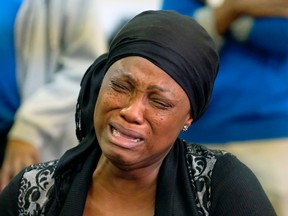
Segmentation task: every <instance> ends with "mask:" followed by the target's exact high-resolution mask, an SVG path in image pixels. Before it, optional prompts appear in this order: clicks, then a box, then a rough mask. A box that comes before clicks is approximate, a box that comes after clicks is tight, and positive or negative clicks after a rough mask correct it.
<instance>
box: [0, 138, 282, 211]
mask: <svg viewBox="0 0 288 216" xmlns="http://www.w3.org/2000/svg"><path fill="white" fill-rule="evenodd" d="M84 145H85V144H84ZM84 145H83V146H81V145H79V146H77V147H76V148H75V149H72V150H70V152H69V151H68V152H67V153H66V154H65V155H64V156H63V157H62V158H61V159H60V160H59V161H52V162H47V163H44V164H38V165H32V166H30V167H29V168H27V169H25V170H23V171H22V172H21V173H20V174H19V175H18V176H17V177H15V178H14V179H13V181H12V182H11V183H10V184H9V185H8V186H7V187H6V188H5V190H4V191H3V192H2V193H1V194H0V212H1V215H2V216H8V215H47V216H48V215H51V216H52V215H53V216H55V215H63V216H66V215H73V216H78V215H79V216H80V215H82V214H83V209H84V206H85V201H86V196H87V192H88V189H89V185H90V181H91V177H92V174H93V171H94V168H95V166H96V164H97V160H98V159H99V151H100V149H99V148H95V150H92V151H90V154H88V155H86V157H85V159H83V157H82V159H81V157H79V158H78V159H79V160H78V162H79V163H72V164H70V165H69V166H67V167H66V168H64V167H65V166H66V165H67V164H66V162H67V161H69V160H70V159H71V158H69V157H71V156H72V155H73V151H74V152H76V151H78V152H80V151H81V152H82V153H83V152H88V151H82V150H84V149H82V150H80V151H79V148H82V147H84ZM77 148H78V149H77ZM97 152H98V153H97ZM82 156H83V155H82ZM65 161H66V162H65ZM65 164H66V165H65ZM63 166H64V167H63ZM66 169H67V170H66ZM155 215H160V216H169V215H189V216H190V215H217V216H220V215H233V216H237V215H245V216H246V215H249V216H253V215H259V216H272V215H276V214H275V212H274V210H273V208H272V206H271V204H270V202H269V200H268V198H267V197H266V195H265V193H264V192H263V189H262V187H261V185H260V184H259V182H258V180H257V179H256V177H255V175H254V174H253V173H252V172H251V171H250V170H249V169H248V168H247V167H246V166H245V165H244V164H242V163H241V162H240V161H239V160H238V159H236V158H235V157H234V156H233V155H231V154H229V153H225V152H222V151H215V150H209V149H207V148H205V147H203V146H200V145H194V144H187V143H185V142H183V141H182V140H177V141H176V143H175V145H174V147H173V148H172V149H171V151H170V152H169V154H168V155H167V157H166V158H165V160H164V162H163V164H162V166H161V169H160V173H159V178H158V184H157V193H156V204H155Z"/></svg>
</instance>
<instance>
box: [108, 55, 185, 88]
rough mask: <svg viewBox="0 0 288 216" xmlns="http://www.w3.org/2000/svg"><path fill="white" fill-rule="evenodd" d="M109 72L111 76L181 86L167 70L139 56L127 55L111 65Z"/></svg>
mask: <svg viewBox="0 0 288 216" xmlns="http://www.w3.org/2000/svg"><path fill="white" fill-rule="evenodd" d="M107 74H108V76H109V77H122V78H126V79H130V80H133V81H138V82H139V81H141V82H143V83H145V82H147V83H150V84H152V83H154V84H158V85H161V84H162V85H167V84H168V85H172V86H174V87H178V88H181V87H180V86H179V85H178V83H177V82H175V81H174V79H172V78H171V77H170V76H169V75H168V74H167V73H166V72H165V71H163V70H162V69H161V68H159V67H157V66H156V65H155V64H153V63H152V62H150V61H149V60H147V59H145V58H143V57H138V56H132V57H125V58H122V59H120V60H118V61H116V62H115V63H113V64H112V65H111V67H110V68H109V69H108V71H107Z"/></svg>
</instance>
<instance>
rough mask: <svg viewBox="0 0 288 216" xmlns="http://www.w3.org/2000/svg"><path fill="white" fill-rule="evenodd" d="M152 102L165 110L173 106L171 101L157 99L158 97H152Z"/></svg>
mask: <svg viewBox="0 0 288 216" xmlns="http://www.w3.org/2000/svg"><path fill="white" fill-rule="evenodd" d="M151 103H152V104H153V106H155V107H157V108H159V109H163V110H166V109H169V108H172V107H173V105H172V104H171V103H169V102H166V101H164V100H161V99H157V98H151Z"/></svg>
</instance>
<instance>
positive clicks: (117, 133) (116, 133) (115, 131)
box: [112, 128, 121, 137]
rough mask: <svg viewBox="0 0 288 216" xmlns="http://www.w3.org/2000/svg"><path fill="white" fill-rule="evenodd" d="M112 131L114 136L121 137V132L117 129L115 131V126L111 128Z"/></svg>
mask: <svg viewBox="0 0 288 216" xmlns="http://www.w3.org/2000/svg"><path fill="white" fill-rule="evenodd" d="M112 133H113V135H114V136H116V137H121V134H120V133H119V131H117V130H116V129H115V128H113V129H112Z"/></svg>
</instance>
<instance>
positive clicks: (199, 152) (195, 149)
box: [183, 140, 229, 160]
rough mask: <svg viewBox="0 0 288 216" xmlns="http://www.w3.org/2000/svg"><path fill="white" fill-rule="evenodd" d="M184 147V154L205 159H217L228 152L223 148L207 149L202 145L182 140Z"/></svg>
mask: <svg viewBox="0 0 288 216" xmlns="http://www.w3.org/2000/svg"><path fill="white" fill-rule="evenodd" d="M183 142H184V143H185V147H186V155H187V156H194V157H199V158H201V157H202V158H206V159H207V160H213V159H215V160H216V159H218V158H219V157H222V156H224V155H226V154H229V153H227V152H225V151H223V150H217V149H209V148H207V147H206V146H204V145H199V144H194V143H189V142H186V141H185V140H183Z"/></svg>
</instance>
